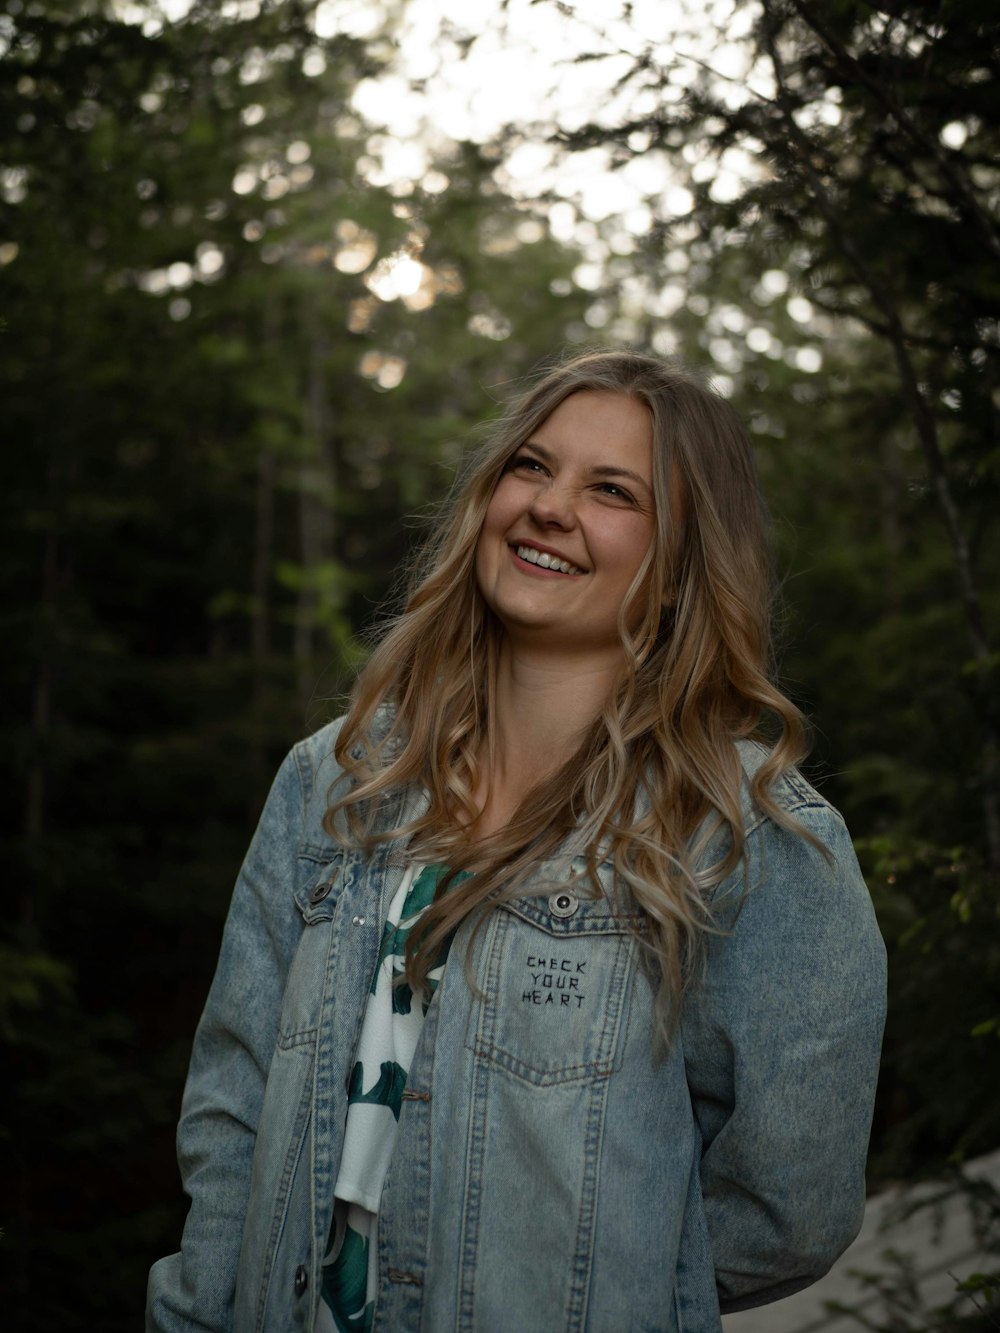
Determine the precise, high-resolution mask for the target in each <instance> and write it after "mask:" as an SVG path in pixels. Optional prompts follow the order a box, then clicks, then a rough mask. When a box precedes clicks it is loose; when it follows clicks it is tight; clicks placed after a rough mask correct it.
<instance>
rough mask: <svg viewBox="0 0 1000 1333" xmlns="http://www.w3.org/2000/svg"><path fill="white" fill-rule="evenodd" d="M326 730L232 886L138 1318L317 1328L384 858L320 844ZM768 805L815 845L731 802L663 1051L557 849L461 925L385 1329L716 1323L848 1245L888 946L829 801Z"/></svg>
mask: <svg viewBox="0 0 1000 1333" xmlns="http://www.w3.org/2000/svg"><path fill="white" fill-rule="evenodd" d="M336 725H337V724H334V725H333V726H332V727H327V728H325V729H324V730H322V731H320V732H318V733H317V734H316V735H315V736H313V737H311V738H310V739H308V740H306V741H303V742H301V743H300V744H299V745H297V746H296V747H295V749H294V750H293V751H292V752H291V754H290V755H289V757H288V758H287V759H286V761H285V763H284V765H283V766H282V768H281V770H280V771H279V773H278V776H277V778H276V780H275V783H274V786H273V788H272V791H271V795H270V797H269V799H268V802H267V806H266V808H265V810H264V814H263V816H262V818H261V822H260V825H259V827H258V829H257V833H256V835H255V837H254V840H253V843H252V844H251V847H250V850H249V852H248V854H247V858H246V861H245V863H244V866H243V869H242V871H241V874H240V877H239V880H238V882H237V886H236V891H235V894H234V897H233V902H232V907H231V910H230V913H229V918H228V922H227V924H226V929H225V935H224V938H223V943H222V951H221V956H220V959H219V966H218V971H217V973H216V976H215V980H214V982H213V985H212V989H211V992H210V994H209V997H208V1002H207V1005H206V1008H205V1012H204V1015H203V1017H202V1020H201V1023H200V1025H199V1028H198V1032H197V1035H196V1038H195V1044H194V1052H193V1055H192V1060H191V1069H190V1074H189V1077H188V1083H187V1088H186V1090H185V1093H184V1102H183V1110H182V1115H181V1122H180V1127H179V1130H178V1144H179V1159H180V1165H181V1171H182V1174H183V1178H184V1184H185V1188H186V1190H187V1192H188V1193H189V1194H190V1196H191V1200H192V1202H191V1209H190V1213H189V1216H188V1219H187V1224H186V1226H185V1229H184V1238H183V1243H182V1248H181V1252H180V1253H179V1254H175V1255H172V1256H170V1257H169V1258H166V1259H162V1260H161V1261H160V1262H159V1263H157V1264H156V1265H155V1266H154V1267H153V1270H152V1272H151V1275H150V1283H149V1300H148V1308H147V1330H162V1331H163V1333H175V1331H179V1330H185V1331H186V1333H190V1331H191V1330H194V1329H199V1330H202V1329H213V1330H216V1329H217V1330H223V1329H225V1330H229V1329H235V1330H236V1333H251V1330H267V1331H268V1333H284V1331H285V1330H297V1329H310V1328H311V1327H312V1324H313V1320H314V1317H315V1311H316V1307H317V1302H318V1300H319V1291H320V1264H321V1261H322V1258H323V1255H324V1252H325V1249H326V1246H327V1243H328V1238H329V1234H330V1219H331V1213H332V1208H333V1187H334V1182H335V1180H336V1175H337V1166H338V1162H339V1158H340V1151H341V1141H342V1135H343V1129H344V1122H345V1117H346V1113H347V1082H348V1075H349V1073H350V1070H351V1068H352V1064H353V1054H354V1049H355V1045H356V1042H357V1040H358V1034H359V1031H360V1026H361V1020H362V1015H363V1013H364V1007H365V1002H366V999H367V996H368V991H369V985H370V982H371V978H372V975H373V973H374V969H375V966H376V962H377V958H378V949H379V938H380V932H381V923H382V921H383V919H384V917H385V913H386V910H387V907H388V904H389V902H390V900H391V898H392V896H393V893H394V892H395V890H396V888H397V887H398V885H399V883H400V879H401V875H402V871H403V866H404V855H403V848H402V847H401V846H400V845H399V844H388V845H382V846H381V847H380V848H379V849H378V850H377V851H376V852H375V853H374V854H373V855H371V856H365V855H362V854H360V853H357V852H352V851H345V850H344V849H342V848H341V847H339V846H338V845H337V844H336V843H334V842H333V841H331V840H330V838H329V837H328V836H327V834H326V833H325V832H324V831H323V828H322V824H321V820H322V816H323V812H324V810H325V808H326V805H327V799H328V793H329V790H330V788H331V786H332V784H333V783H334V782H335V781H336V780H337V778H338V776H340V773H339V769H338V767H337V765H336V762H335V760H334V759H333V755H332V750H333V743H334V739H335V735H336ZM741 752H742V758H743V762H744V768H745V769H746V770H747V771H748V772H751V771H753V769H754V768H755V767H756V766H757V765H759V763H760V762H761V758H762V757H763V752H762V751H761V750H760V749H759V748H757V747H755V746H753V745H750V744H744V745H741ZM774 795H775V797H776V799H777V800H778V802H779V803H780V804H781V805H782V806H784V808H785V809H787V810H788V811H789V813H791V814H793V815H794V816H795V818H796V819H797V820H798V821H800V823H801V824H802V825H804V826H805V827H806V828H807V829H809V830H810V831H811V832H812V833H813V834H814V835H815V837H816V838H818V839H819V840H820V842H821V843H822V844H823V845H824V846H825V847H826V848H828V849H829V851H830V853H831V854H832V856H831V858H830V859H829V860H828V859H826V858H825V857H824V856H823V855H821V854H820V853H819V852H818V851H816V850H815V848H813V847H812V846H810V844H809V843H808V842H806V841H805V840H804V839H802V838H801V837H798V836H797V835H795V834H791V833H788V832H787V831H785V830H783V829H781V828H779V827H778V826H777V825H775V824H774V823H773V821H771V820H769V819H767V818H765V817H764V816H763V815H762V814H761V813H760V812H759V811H757V810H756V809H755V808H754V807H753V806H752V804H751V803H750V800H749V796H748V795H747V796H746V800H745V812H746V826H747V833H748V837H747V844H746V845H747V864H746V868H745V869H746V877H745V875H744V868H743V867H741V868H739V869H737V870H736V871H735V872H734V873H733V875H732V876H731V877H730V879H729V880H728V881H726V882H725V883H724V884H723V885H722V886H721V887H720V889H719V891H718V893H717V898H716V901H717V907H718V912H719V921H720V924H721V925H723V926H724V928H725V929H724V931H723V932H721V933H719V934H715V935H712V936H711V937H710V938H709V941H708V959H707V969H706V973H705V979H704V981H703V983H702V984H700V985H699V986H698V987H697V988H696V989H694V990H693V991H692V992H691V993H690V994H689V996H688V998H687V1001H686V1004H685V1008H684V1013H683V1018H682V1023H681V1027H680V1031H679V1033H678V1036H677V1037H676V1039H675V1040H674V1042H673V1044H672V1046H671V1049H670V1051H669V1053H668V1054H667V1055H666V1056H665V1057H663V1058H661V1059H660V1060H658V1061H657V1060H656V1059H654V1058H653V1052H652V1033H653V990H652V987H651V985H650V981H649V977H648V975H647V972H646V970H645V968H644V967H643V965H642V958H641V947H640V946H639V944H638V942H637V940H636V937H635V933H634V927H635V926H636V925H637V924H639V923H638V922H637V920H636V919H635V918H634V917H633V916H631V915H629V914H628V912H627V911H623V910H621V909H616V908H615V907H614V906H613V903H612V899H611V897H610V896H607V897H603V898H599V899H597V898H594V897H588V896H587V895H586V894H585V893H584V892H583V891H582V890H581V891H579V892H576V891H575V890H574V888H573V887H572V885H571V879H572V875H573V865H572V863H571V862H565V861H564V862H561V863H559V862H550V863H547V864H541V865H539V867H538V871H537V875H536V878H535V880H534V881H533V883H532V884H531V885H530V886H529V888H530V889H531V890H532V891H531V892H527V891H526V893H525V894H524V896H522V897H520V898H518V899H517V900H516V901H514V902H511V903H507V904H504V905H503V906H502V907H500V908H498V909H496V910H494V911H493V912H492V913H491V915H490V917H489V918H488V921H487V923H486V924H485V926H484V927H483V928H482V929H481V930H480V932H479V934H478V936H476V937H475V939H474V941H471V943H470V939H471V931H470V927H469V923H466V925H465V926H463V927H462V929H461V930H460V931H459V932H458V935H457V936H456V939H455V943H454V945H453V946H452V952H451V956H450V959H449V963H448V967H447V969H446V971H445V975H444V978H443V980H442V982H441V985H440V986H439V988H438V991H437V993H436V996H435V999H434V1001H433V1003H432V1004H431V1006H430V1009H429V1011H428V1014H427V1020H426V1023H425V1027H424V1031H423V1035H422V1037H421V1039H420V1043H419V1045H418V1047H417V1051H416V1053H415V1056H414V1059H413V1063H412V1066H411V1068H410V1071H409V1079H408V1083H407V1087H406V1091H405V1092H404V1094H403V1099H404V1100H403V1109H402V1113H401V1115H400V1119H399V1131H398V1134H399V1136H398V1139H397V1143H396V1148H395V1152H394V1155H393V1159H392V1163H391V1165H390V1169H389V1174H388V1177H387V1179H386V1183H385V1188H384V1191H383V1195H382V1202H381V1210H380V1214H379V1224H378V1269H379V1286H378V1298H377V1303H376V1308H375V1329H376V1330H380V1331H384V1333H410V1331H411V1330H412V1331H414V1333H415V1331H416V1330H418V1329H419V1330H427V1331H429V1333H450V1330H453V1329H454V1330H459V1329H461V1330H469V1331H470V1333H473V1331H474V1333H510V1330H512V1329H516V1330H518V1333H535V1331H536V1330H537V1333H543V1331H544V1333H553V1331H554V1330H596V1331H598V1333H623V1330H637V1331H638V1330H647V1331H650V1333H651V1331H653V1330H656V1331H657V1333H660V1331H664V1333H718V1330H719V1328H720V1320H719V1315H720V1306H721V1309H722V1310H723V1311H726V1310H738V1309H742V1308H744V1307H748V1306H752V1305H759V1304H763V1303H764V1302H766V1301H772V1300H776V1299H778V1298H779V1297H781V1296H785V1295H787V1294H789V1293H790V1292H793V1291H795V1290H797V1289H798V1288H800V1287H803V1286H806V1285H807V1284H808V1283H810V1282H812V1281H814V1280H815V1279H816V1278H818V1277H820V1276H821V1275H822V1274H823V1273H824V1272H825V1271H826V1270H827V1269H828V1268H829V1266H830V1264H831V1263H832V1262H833V1260H834V1259H835V1258H836V1257H837V1255H838V1254H840V1253H841V1251H842V1250H843V1249H844V1248H845V1246H846V1245H847V1244H848V1243H849V1241H850V1240H851V1239H852V1238H853V1236H854V1235H855V1233H856V1232H857V1229H858V1227H859V1225H860V1222H861V1216H862V1210H863V1206H864V1163H865V1153H866V1149H867V1144H868V1133H869V1127H870V1120H871V1112H872V1103H873V1097H874V1089H875V1078H876V1072H877V1066H878V1055H879V1046H880V1040H881V1034H882V1024H883V1017H884V991H885V953H884V949H883V946H882V941H881V939H880V937H879V933H878V930H877V927H876V924H875V919H874V914H873V912H872V907H871V903H870V900H869V896H868V892H867V890H866V888H865V884H864V881H863V880H862V878H861V874H860V872H859V870H858V865H857V861H856V859H855V856H854V852H853V849H852V847H851V843H850V839H849V837H848V835H847V831H846V829H845V828H844V825H843V822H842V821H841V819H840V817H839V815H838V814H837V813H836V811H834V810H833V809H832V808H831V806H830V805H829V804H828V803H827V802H826V801H824V800H823V799H822V798H821V797H820V796H819V795H818V794H817V793H816V792H815V791H814V790H813V789H812V788H811V787H810V786H809V785H808V784H807V783H806V782H805V781H804V780H803V779H802V778H801V777H800V776H799V775H798V774H797V773H794V772H793V773H790V774H789V775H787V776H786V777H785V778H784V779H783V780H782V781H781V782H780V784H779V785H778V787H777V789H776V790H775V792H774ZM399 815H400V810H399V808H397V809H395V810H391V811H387V812H386V817H387V818H389V819H392V820H393V822H394V823H395V822H396V821H397V820H398V818H399ZM600 873H601V876H602V880H604V879H605V876H606V874H607V875H609V874H610V867H602V868H601V871H600ZM605 882H607V883H610V880H606V881H605ZM747 887H748V888H749V891H748V892H747V893H746V894H745V897H744V893H745V890H746V889H747ZM577 888H579V886H577ZM470 949H471V958H470V961H471V967H472V975H473V976H474V977H475V979H476V981H477V984H478V988H479V991H480V993H479V994H477V993H476V991H475V990H474V989H472V988H470V986H469V984H468V982H467V979H466V972H465V967H464V966H463V964H464V961H465V958H466V955H467V954H468V953H469V951H470Z"/></svg>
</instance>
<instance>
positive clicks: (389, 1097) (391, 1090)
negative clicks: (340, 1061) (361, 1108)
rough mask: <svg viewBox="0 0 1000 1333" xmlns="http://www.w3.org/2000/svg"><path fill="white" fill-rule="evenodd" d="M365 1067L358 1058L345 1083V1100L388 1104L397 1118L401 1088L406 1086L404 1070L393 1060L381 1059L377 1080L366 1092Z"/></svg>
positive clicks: (373, 1104) (401, 1098) (401, 1097)
mask: <svg viewBox="0 0 1000 1333" xmlns="http://www.w3.org/2000/svg"><path fill="white" fill-rule="evenodd" d="M364 1079H365V1069H364V1065H363V1064H362V1063H361V1061H360V1060H358V1061H357V1062H356V1063H355V1066H354V1068H353V1069H352V1070H351V1081H350V1083H349V1084H348V1085H347V1100H348V1102H349V1103H351V1104H355V1103H358V1102H368V1103H370V1104H371V1105H372V1106H388V1108H389V1110H390V1111H391V1112H392V1113H393V1115H394V1116H395V1117H396V1119H397V1120H398V1119H399V1112H400V1108H401V1107H402V1105H403V1089H404V1088H405V1087H406V1070H405V1069H404V1068H403V1067H402V1065H398V1064H396V1062H395V1060H383V1061H382V1064H381V1067H380V1069H379V1076H378V1082H377V1083H376V1084H375V1086H374V1087H372V1088H370V1089H369V1090H368V1092H365V1091H364Z"/></svg>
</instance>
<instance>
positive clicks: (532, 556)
mask: <svg viewBox="0 0 1000 1333" xmlns="http://www.w3.org/2000/svg"><path fill="white" fill-rule="evenodd" d="M517 553H518V555H519V556H520V557H521V559H522V560H527V561H528V563H529V564H531V565H537V566H538V567H539V569H555V570H558V571H559V573H560V574H582V573H583V570H582V569H577V567H576V565H571V564H570V563H569V561H568V560H560V559H559V557H558V556H556V555H549V553H548V551H536V550H535V548H534V547H533V546H519V547H518V548H517Z"/></svg>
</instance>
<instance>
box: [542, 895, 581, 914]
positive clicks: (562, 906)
mask: <svg viewBox="0 0 1000 1333" xmlns="http://www.w3.org/2000/svg"><path fill="white" fill-rule="evenodd" d="M579 906H580V899H579V898H578V897H577V896H576V894H575V893H573V891H572V890H571V889H560V890H559V892H558V893H553V894H552V895H551V897H550V898H549V911H550V912H551V913H552V915H553V916H558V917H567V916H572V915H573V914H574V912H575V911H576V909H577V908H578V907H579Z"/></svg>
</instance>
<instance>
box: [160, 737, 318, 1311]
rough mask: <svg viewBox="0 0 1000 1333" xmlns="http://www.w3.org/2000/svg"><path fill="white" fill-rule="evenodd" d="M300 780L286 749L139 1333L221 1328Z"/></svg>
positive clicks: (238, 919)
mask: <svg viewBox="0 0 1000 1333" xmlns="http://www.w3.org/2000/svg"><path fill="white" fill-rule="evenodd" d="M311 782H312V777H311V769H310V766H309V762H308V755H307V752H306V749H305V746H300V747H297V748H296V749H295V750H293V751H292V752H291V754H290V755H289V756H288V758H287V759H286V760H285V762H284V764H283V765H282V767H281V769H280V770H279V772H278V775H277V777H276V778H275V781H274V784H273V786H272V788H271V792H270V795H269V797H268V799H267V803H266V805H265V808H264V812H263V814H262V816H261V819H260V823H259V825H258V827H257V831H256V833H255V835H254V838H253V841H252V843H251V845H250V849H249V851H248V853H247V856H246V860H245V861H244V863H243V868H242V870H241V871H240V875H239V878H238V880H237V883H236V889H235V892H234V894H233V900H232V904H231V906H230V910H229V916H228V918H227V921H226V926H225V931H224V934H223V939H222V948H221V952H220V955H219V962H218V967H217V970H216V973H215V979H214V981H213V983H212V987H211V990H210V992H209V996H208V1000H207V1003H206V1005H205V1011H204V1013H203V1015H202V1018H201V1021H200V1023H199V1025H198V1029H197V1032H196V1035H195V1040H194V1048H193V1052H192V1056H191V1065H190V1069H189V1072H188V1079H187V1085H186V1087H185V1090H184V1098H183V1102H182V1107H181V1119H180V1124H179V1126H178V1131H177V1148H178V1162H179V1164H180V1169H181V1177H182V1180H183V1183H184V1189H185V1192H186V1193H187V1194H188V1195H189V1196H190V1199H191V1206H190V1210H189V1212H188V1217H187V1221H186V1223H185V1227H184V1235H183V1239H182V1242H181V1250H180V1253H179V1254H173V1255H170V1256H169V1257H168V1258H165V1259H161V1260H160V1261H159V1262H158V1263H156V1264H155V1265H154V1266H153V1268H152V1270H151V1272H150V1275H149V1287H148V1294H147V1305H146V1329H147V1333H181V1331H182V1330H183V1331H184V1333H191V1331H192V1330H195V1329H198V1330H218V1331H219V1333H221V1331H222V1330H229V1329H230V1328H231V1325H232V1318H233V1293H234V1287H235V1283H236V1271H237V1265H238V1261H239V1253H240V1245H241V1241H242V1236H243V1223H244V1215H245V1210H246V1203H247V1196H248V1193H249V1183H250V1170H251V1162H252V1159H253V1152H254V1146H255V1142H256V1129H257V1121H258V1117H259V1115H260V1108H261V1102H262V1100H263V1096H264V1084H265V1081H266V1079H267V1073H268V1068H269V1066H270V1063H271V1057H272V1055H273V1052H274V1046H275V1041H276V1035H277V1028H278V1021H279V1013H280V1009H281V999H282V994H283V991H284V985H285V977H286V974H287V971H288V967H289V965H290V962H291V957H292V955H293V953H294V950H295V946H296V943H297V940H298V936H299V934H300V932H301V925H302V922H301V917H300V916H299V914H298V913H297V912H295V911H293V900H292V891H293V889H294V887H295V876H296V865H297V860H296V858H297V852H298V849H299V845H300V842H301V839H302V824H303V817H304V810H305V804H306V800H307V798H308V796H309V795H310V794H311ZM296 917H298V922H297V923H296V920H295V918H296Z"/></svg>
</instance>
